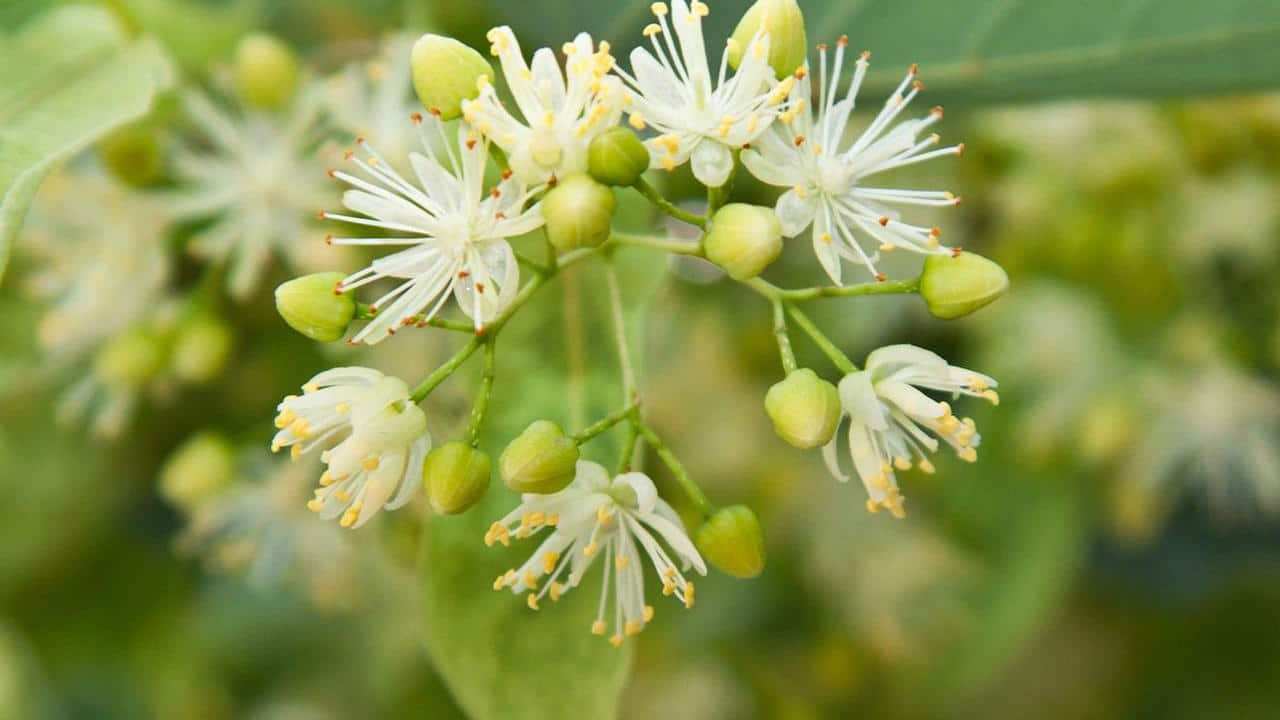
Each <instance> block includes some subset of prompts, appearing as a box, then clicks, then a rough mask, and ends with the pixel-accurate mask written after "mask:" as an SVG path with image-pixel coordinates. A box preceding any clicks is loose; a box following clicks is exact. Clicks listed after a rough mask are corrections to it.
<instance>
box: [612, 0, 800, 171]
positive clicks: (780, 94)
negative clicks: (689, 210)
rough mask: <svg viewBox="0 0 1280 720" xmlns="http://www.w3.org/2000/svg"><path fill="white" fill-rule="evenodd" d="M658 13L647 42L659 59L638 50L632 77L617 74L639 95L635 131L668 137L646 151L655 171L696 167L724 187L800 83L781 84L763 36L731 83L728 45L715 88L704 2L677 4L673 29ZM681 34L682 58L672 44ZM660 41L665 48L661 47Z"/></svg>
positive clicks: (658, 10)
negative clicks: (743, 152) (741, 153)
mask: <svg viewBox="0 0 1280 720" xmlns="http://www.w3.org/2000/svg"><path fill="white" fill-rule="evenodd" d="M651 9H652V10H653V14H654V15H655V16H657V18H658V22H657V23H651V24H649V26H648V27H646V28H645V29H644V34H645V36H646V37H648V38H649V40H650V42H651V43H652V45H653V53H652V54H651V53H650V52H649V51H648V50H646V49H644V48H636V49H635V50H633V51H632V52H631V73H627V72H625V71H623V70H622V69H621V68H615V70H614V72H616V73H617V74H618V75H619V76H620V77H622V79H623V80H625V81H626V83H627V84H628V85H629V86H631V88H633V89H634V90H635V92H636V93H637V95H636V96H635V97H633V98H631V101H632V110H631V117H630V123H631V126H632V127H634V128H636V129H637V130H640V129H643V128H645V127H648V126H652V127H653V128H654V129H655V130H657V131H658V132H660V133H661V134H660V135H658V136H657V137H654V138H651V139H649V140H647V141H646V143H645V144H646V145H647V146H648V147H649V154H650V156H651V158H652V164H653V166H654V167H662V168H665V169H667V170H673V169H675V168H676V167H678V166H680V165H683V164H684V163H685V162H690V161H691V162H692V163H693V175H694V177H696V178H697V179H698V181H699V182H701V183H702V184H703V185H706V186H708V187H720V186H721V185H724V184H725V182H726V181H727V180H728V179H729V173H730V172H731V171H732V170H733V164H734V159H733V150H734V149H737V148H741V147H742V146H744V145H746V144H747V143H750V142H753V141H754V140H755V139H756V138H757V137H759V136H760V134H761V133H763V132H764V131H765V130H767V129H768V128H769V125H770V124H771V123H772V122H773V120H774V118H775V117H777V116H778V113H779V112H780V111H781V110H782V109H783V108H782V107H781V104H782V103H783V102H784V101H785V100H786V99H787V94H788V93H789V92H790V91H791V89H792V86H793V85H794V84H795V80H794V79H793V78H791V77H788V78H786V79H785V80H783V81H782V82H781V83H779V82H777V78H776V77H775V76H774V72H773V68H772V67H771V66H770V65H769V36H768V35H767V34H765V33H764V32H763V31H762V32H759V33H757V34H756V36H755V37H754V38H753V39H752V40H751V43H750V45H748V46H747V49H746V52H744V53H743V56H742V64H741V65H740V66H739V67H738V71H737V73H736V74H735V75H734V76H733V77H732V78H728V79H726V76H727V71H728V62H729V46H727V45H726V47H725V50H724V53H723V54H722V55H721V57H720V71H719V74H718V79H717V80H716V85H715V87H712V84H711V69H710V67H709V66H708V65H707V51H706V46H705V44H704V43H703V39H702V18H703V17H705V16H706V15H707V13H708V12H709V11H708V10H707V6H706V5H705V4H703V3H701V2H698V1H697V0H694V2H693V4H692V5H686V4H685V2H684V0H672V3H671V21H670V22H668V20H667V5H666V3H661V2H657V3H654V4H653V5H652V6H651ZM673 30H674V31H675V35H676V39H677V40H678V41H679V43H680V50H679V52H677V50H676V44H675V42H674V41H673V40H672V38H671V33H672V31H673ZM659 35H661V36H662V37H663V40H664V41H665V42H664V43H660V42H659V41H658V36H659ZM664 45H665V49H664ZM632 73H634V74H632Z"/></svg>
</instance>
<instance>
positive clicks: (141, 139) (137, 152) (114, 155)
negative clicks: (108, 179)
mask: <svg viewBox="0 0 1280 720" xmlns="http://www.w3.org/2000/svg"><path fill="white" fill-rule="evenodd" d="M98 157H99V159H101V160H102V164H103V166H104V167H106V169H107V170H108V171H110V172H111V174H112V175H114V176H115V177H116V178H118V179H120V180H122V181H123V182H125V183H128V184H129V185H133V186H135V187H144V186H147V185H152V184H154V183H155V182H156V181H157V180H159V179H160V177H161V176H162V175H163V174H164V147H163V144H162V143H161V137H160V131H159V129H158V128H156V127H155V126H154V125H153V124H152V123H149V122H141V123H130V124H129V125H125V126H124V127H122V128H119V129H117V130H115V131H114V132H112V133H111V134H109V135H107V136H106V137H105V138H103V139H102V140H101V141H99V142H98Z"/></svg>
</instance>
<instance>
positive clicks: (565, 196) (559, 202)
mask: <svg viewBox="0 0 1280 720" xmlns="http://www.w3.org/2000/svg"><path fill="white" fill-rule="evenodd" d="M616 206H617V200H615V199H614V197H613V191H612V190H610V189H609V188H607V187H605V186H604V185H601V184H600V183H598V182H596V181H595V180H592V179H591V177H590V176H588V175H571V176H569V177H567V178H565V179H563V180H561V181H560V182H559V183H557V184H556V186H555V187H554V188H552V189H551V192H549V193H547V195H546V197H544V198H543V199H542V217H543V218H545V219H546V221H547V224H546V230H547V238H548V239H549V240H550V241H551V245H552V246H554V247H555V249H556V250H559V251H560V252H567V251H569V250H573V249H574V248H579V247H596V246H598V245H600V243H602V242H604V241H605V240H607V239H608V237H609V228H610V225H611V224H612V222H613V211H614V208H615V207H616Z"/></svg>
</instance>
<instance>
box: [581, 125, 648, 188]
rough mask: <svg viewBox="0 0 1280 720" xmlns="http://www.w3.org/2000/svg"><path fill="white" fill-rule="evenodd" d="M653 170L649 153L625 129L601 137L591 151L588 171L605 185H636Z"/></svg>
mask: <svg viewBox="0 0 1280 720" xmlns="http://www.w3.org/2000/svg"><path fill="white" fill-rule="evenodd" d="M648 169H649V150H648V149H647V148H645V146H644V143H642V142H640V138H638V137H636V134H635V133H633V132H631V131H630V130H628V129H627V128H624V127H615V128H612V129H610V130H606V131H605V132H602V133H600V134H599V135H597V136H596V137H595V139H594V140H592V141H591V145H589V146H588V147H587V170H588V172H590V173H591V177H593V178H595V179H596V180H597V181H598V182H602V183H604V184H605V185H616V186H621V187H629V186H631V185H635V184H636V181H637V180H639V179H640V176H641V175H643V174H644V171H645V170H648Z"/></svg>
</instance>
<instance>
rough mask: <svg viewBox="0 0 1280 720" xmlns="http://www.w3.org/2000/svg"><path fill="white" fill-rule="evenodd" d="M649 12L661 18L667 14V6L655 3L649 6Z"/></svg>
mask: <svg viewBox="0 0 1280 720" xmlns="http://www.w3.org/2000/svg"><path fill="white" fill-rule="evenodd" d="M649 11H650V12H652V13H653V14H654V15H657V16H658V17H662V16H663V15H666V14H667V4H666V3H662V2H656V3H654V4H652V5H650V6H649Z"/></svg>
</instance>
